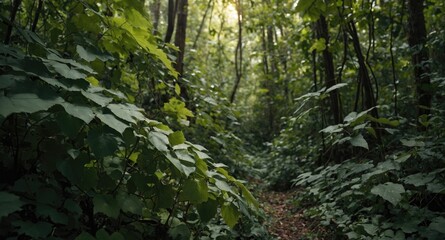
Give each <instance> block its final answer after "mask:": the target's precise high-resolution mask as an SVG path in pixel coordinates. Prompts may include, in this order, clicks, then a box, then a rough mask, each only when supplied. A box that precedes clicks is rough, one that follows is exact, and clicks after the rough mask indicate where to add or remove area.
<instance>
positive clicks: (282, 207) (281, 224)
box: [258, 191, 323, 240]
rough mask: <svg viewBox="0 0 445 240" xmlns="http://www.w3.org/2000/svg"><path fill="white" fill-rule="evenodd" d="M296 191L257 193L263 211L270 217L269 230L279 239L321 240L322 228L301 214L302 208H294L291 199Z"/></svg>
mask: <svg viewBox="0 0 445 240" xmlns="http://www.w3.org/2000/svg"><path fill="white" fill-rule="evenodd" d="M297 194H298V191H287V192H274V191H263V192H261V193H259V196H258V198H259V200H260V202H261V203H262V205H263V209H264V211H265V212H266V213H267V215H268V216H269V217H270V220H269V222H268V224H267V227H268V230H269V232H270V233H271V234H272V235H274V236H275V237H277V238H278V239H280V240H303V239H305V240H306V239H314V240H317V239H319V240H322V239H323V238H322V237H320V235H321V234H320V233H322V232H323V230H322V228H320V227H319V226H318V224H317V223H315V222H314V221H311V220H310V219H307V218H305V217H304V216H303V209H298V208H295V206H294V205H293V204H292V202H291V201H292V200H293V199H295V196H296V195H297Z"/></svg>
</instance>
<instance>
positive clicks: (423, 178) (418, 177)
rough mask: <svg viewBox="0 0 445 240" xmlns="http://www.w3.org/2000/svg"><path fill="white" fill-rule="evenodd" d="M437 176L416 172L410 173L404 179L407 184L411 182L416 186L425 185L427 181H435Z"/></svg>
mask: <svg viewBox="0 0 445 240" xmlns="http://www.w3.org/2000/svg"><path fill="white" fill-rule="evenodd" d="M434 178H435V176H434V175H433V174H425V173H416V174H412V175H409V176H407V177H405V178H404V179H403V182H404V183H406V184H411V185H414V186H416V187H419V186H424V185H426V184H427V183H429V182H431V181H433V180H434Z"/></svg>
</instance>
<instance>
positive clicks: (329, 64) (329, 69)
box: [317, 16, 342, 124]
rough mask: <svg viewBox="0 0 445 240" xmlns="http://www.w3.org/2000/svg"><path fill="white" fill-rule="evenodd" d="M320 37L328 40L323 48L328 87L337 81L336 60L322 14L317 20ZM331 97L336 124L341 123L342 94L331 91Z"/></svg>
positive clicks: (331, 107)
mask: <svg viewBox="0 0 445 240" xmlns="http://www.w3.org/2000/svg"><path fill="white" fill-rule="evenodd" d="M317 31H318V37H319V38H324V39H325V40H326V48H325V49H324V50H323V64H324V72H325V84H326V88H330V87H332V86H334V85H335V84H336V83H337V82H336V80H335V70H334V60H333V58H332V53H331V52H330V51H329V31H328V23H327V21H326V18H325V17H324V16H320V18H319V19H318V21H317ZM329 98H330V110H331V114H332V116H333V118H334V124H339V123H341V121H342V116H341V115H342V114H341V109H340V96H339V93H338V91H337V89H336V90H333V91H331V92H330V93H329Z"/></svg>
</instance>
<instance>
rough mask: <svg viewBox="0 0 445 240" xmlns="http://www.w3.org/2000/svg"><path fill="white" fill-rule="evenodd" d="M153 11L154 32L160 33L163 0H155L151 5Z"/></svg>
mask: <svg viewBox="0 0 445 240" xmlns="http://www.w3.org/2000/svg"><path fill="white" fill-rule="evenodd" d="M150 10H151V13H152V14H153V34H156V33H158V28H159V19H160V18H161V0H155V1H154V3H153V4H152V5H151V6H150Z"/></svg>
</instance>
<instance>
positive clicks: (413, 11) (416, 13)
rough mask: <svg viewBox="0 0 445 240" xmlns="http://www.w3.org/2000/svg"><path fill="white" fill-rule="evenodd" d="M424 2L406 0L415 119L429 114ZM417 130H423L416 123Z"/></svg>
mask: <svg viewBox="0 0 445 240" xmlns="http://www.w3.org/2000/svg"><path fill="white" fill-rule="evenodd" d="M423 5H424V0H408V43H409V46H410V47H411V48H412V49H413V50H414V53H413V55H412V59H411V62H412V64H413V67H414V78H415V80H416V93H417V105H418V106H417V117H418V118H419V117H420V116H422V115H424V114H425V115H428V114H430V109H431V98H432V94H431V90H430V89H429V88H430V85H431V80H430V69H429V64H428V63H427V61H428V59H429V56H428V48H427V46H426V27H425V16H424V14H423V9H424V6H423ZM418 129H419V130H425V128H424V127H423V126H422V125H420V124H419V123H418Z"/></svg>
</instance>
